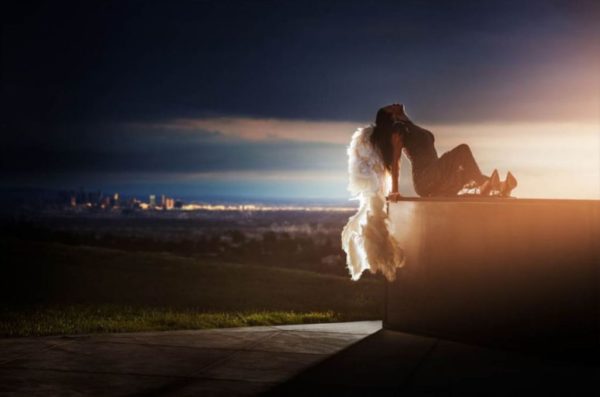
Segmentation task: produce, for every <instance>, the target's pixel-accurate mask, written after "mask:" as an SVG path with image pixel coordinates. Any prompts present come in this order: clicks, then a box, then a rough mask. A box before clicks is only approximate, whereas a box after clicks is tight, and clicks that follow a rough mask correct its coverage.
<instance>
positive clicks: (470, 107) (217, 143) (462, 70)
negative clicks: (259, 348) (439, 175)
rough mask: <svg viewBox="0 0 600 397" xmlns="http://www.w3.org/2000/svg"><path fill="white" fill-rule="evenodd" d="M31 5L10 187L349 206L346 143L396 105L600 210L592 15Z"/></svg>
mask: <svg viewBox="0 0 600 397" xmlns="http://www.w3.org/2000/svg"><path fill="white" fill-rule="evenodd" d="M19 4H20V3H17V5H13V6H5V5H3V6H2V7H3V9H2V17H1V18H2V31H1V35H2V43H1V59H0V62H1V75H0V79H1V84H0V92H1V103H0V105H1V110H0V111H1V112H2V116H1V120H0V123H1V128H2V136H3V142H2V144H1V145H0V151H1V153H0V155H1V159H0V163H1V164H2V169H1V174H0V178H1V179H2V183H3V185H5V186H45V187H58V188H73V187H78V186H83V187H85V188H88V189H103V190H104V191H106V192H111V191H120V192H122V193H140V194H148V193H157V194H160V193H166V194H170V195H174V196H177V195H182V196H183V195H188V196H189V195H197V196H199V197H200V196H201V197H218V196H232V197H255V198H261V197H281V198H337V199H345V198H347V197H348V196H347V192H346V190H345V187H346V183H347V174H346V161H347V159H346V152H345V149H346V145H347V144H348V142H349V139H350V136H351V135H352V132H353V131H354V130H355V129H356V128H357V127H359V126H363V125H366V124H369V123H371V122H372V121H373V119H374V116H375V113H376V111H377V109H378V108H379V107H381V106H384V105H386V104H388V103H391V102H401V103H404V104H405V105H406V108H407V110H408V113H409V115H410V116H411V118H412V119H413V120H414V121H415V122H416V123H418V124H420V125H422V126H424V127H426V128H428V129H430V130H431V131H433V132H434V134H435V135H436V145H437V149H438V153H439V154H442V153H443V152H444V151H446V150H449V149H451V148H452V147H453V146H456V145H458V144H460V143H463V142H464V143H468V144H469V145H470V146H471V148H472V150H473V152H474V154H475V156H476V158H477V159H478V161H479V162H480V165H481V168H482V170H483V171H484V172H485V173H490V172H491V171H492V170H493V168H498V169H499V171H500V172H501V175H502V176H504V174H505V173H506V171H507V170H511V171H512V172H513V173H514V174H515V175H516V176H517V178H518V179H519V184H520V185H519V187H518V188H517V189H516V190H515V192H514V194H515V195H516V196H519V197H566V198H600V76H599V72H598V71H599V70H600V27H599V26H600V24H598V20H600V3H598V2H597V1H552V0H547V1H526V2H525V1H498V2H492V1H483V2H482V1H462V2H461V1H458V2H454V1H452V2H449V1H390V2H378V1H369V2H367V1H327V0H325V1H314V2H304V1H243V2H242V1H224V0H220V1H177V2H173V1H162V2H159V1H114V2H111V1H97V2H94V1H86V2H73V3H65V2H57V1H53V2H37V3H36V2H31V3H28V4H26V5H23V4H20V5H19ZM400 190H401V192H403V193H405V194H406V195H414V191H413V190H412V182H411V180H410V164H409V162H408V160H407V159H403V160H402V178H401V187H400Z"/></svg>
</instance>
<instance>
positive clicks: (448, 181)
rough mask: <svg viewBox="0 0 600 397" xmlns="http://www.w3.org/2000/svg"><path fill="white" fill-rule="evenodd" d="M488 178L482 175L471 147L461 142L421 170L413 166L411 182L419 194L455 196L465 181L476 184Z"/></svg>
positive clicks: (425, 195) (426, 195)
mask: <svg viewBox="0 0 600 397" xmlns="http://www.w3.org/2000/svg"><path fill="white" fill-rule="evenodd" d="M487 179H489V177H488V176H486V175H483V174H482V173H481V170H480V169H479V166H478V165H477V162H476V161H475V158H474V157H473V153H472V152H471V148H469V146H468V145H466V144H464V143H463V144H461V145H458V146H457V147H455V148H454V149H452V150H450V151H448V152H446V153H444V154H443V155H442V156H441V157H440V158H438V159H437V160H435V161H433V162H432V163H430V164H429V165H428V166H427V167H425V168H424V169H422V170H419V169H417V170H415V169H414V168H413V182H414V185H415V190H416V192H417V194H418V195H419V196H424V197H433V196H455V195H456V193H458V192H459V191H460V190H461V189H462V188H463V187H464V186H465V185H466V184H467V183H469V182H472V181H475V182H476V183H477V184H478V185H479V184H481V183H483V182H485V181H486V180H487Z"/></svg>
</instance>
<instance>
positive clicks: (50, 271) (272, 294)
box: [0, 240, 383, 336]
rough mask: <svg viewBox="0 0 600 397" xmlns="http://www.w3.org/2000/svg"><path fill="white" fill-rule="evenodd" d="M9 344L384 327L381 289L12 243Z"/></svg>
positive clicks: (2, 316) (8, 246) (163, 257)
mask: <svg viewBox="0 0 600 397" xmlns="http://www.w3.org/2000/svg"><path fill="white" fill-rule="evenodd" d="M0 255H2V256H1V257H0V259H1V262H2V265H1V266H2V267H1V272H2V273H1V280H2V281H0V283H1V284H0V287H1V294H2V302H3V304H2V308H1V309H0V320H2V321H1V325H0V334H1V335H5V336H7V335H12V336H17V335H46V334H56V333H82V332H102V331H137V330H151V329H178V328H179V329H181V328H187V329H189V328H205V327H215V326H239V325H259V324H281V323H293V322H315V321H319V322H321V321H340V320H356V319H377V318H381V316H382V312H383V282H382V281H381V280H379V279H373V278H371V279H365V280H361V281H358V282H353V281H351V280H349V278H347V277H337V276H331V275H321V274H317V273H313V272H306V271H299V270H289V269H284V268H277V267H266V266H253V265H246V264H237V263H223V262H217V261H216V260H211V259H194V258H189V257H180V256H175V255H173V254H167V253H148V252H129V251H120V250H114V249H106V248H98V247H80V246H79V247H78V246H70V245H63V244H59V243H42V242H30V241H24V240H9V241H6V240H5V241H3V242H2V249H1V254H0Z"/></svg>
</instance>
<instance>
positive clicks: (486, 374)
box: [0, 321, 599, 396]
mask: <svg viewBox="0 0 600 397" xmlns="http://www.w3.org/2000/svg"><path fill="white" fill-rule="evenodd" d="M0 357H1V359H0V394H1V395H19V396H54V395H61V396H91V395H93V396H96V395H97V396H207V395H210V396H252V395H258V394H266V395H270V396H290V395H298V396H306V395H331V396H340V395H351V396H405V395H408V396H415V395H416V396H464V395H485V396H515V395H527V396H532V395H556V396H565V395H596V393H597V391H598V386H597V382H596V381H597V377H598V375H599V374H598V369H597V368H593V367H586V366H581V365H574V364H569V363H565V362H560V361H554V360H549V359H543V360H542V359H539V358H536V357H532V356H526V355H522V354H518V353H511V352H504V351H499V350H492V349H486V348H481V347H477V346H471V345H466V344H461V343H456V342H450V341H445V340H441V339H435V338H429V337H424V336H417V335H411V334H407V333H402V332H394V331H388V330H382V329H381V322H379V321H370V322H354V323H330V324H311V325H286V326H261V327H243V328H229V329H211V330H199V331H167V332H149V333H126V334H105V335H79V336H72V337H43V338H18V339H4V340H0Z"/></svg>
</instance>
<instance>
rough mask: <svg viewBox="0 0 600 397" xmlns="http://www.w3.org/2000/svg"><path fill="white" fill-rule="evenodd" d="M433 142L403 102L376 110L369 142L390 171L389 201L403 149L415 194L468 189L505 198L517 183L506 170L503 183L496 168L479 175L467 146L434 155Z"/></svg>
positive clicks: (395, 186) (448, 193) (449, 193)
mask: <svg viewBox="0 0 600 397" xmlns="http://www.w3.org/2000/svg"><path fill="white" fill-rule="evenodd" d="M434 141H435V138H434V136H433V134H432V133H431V132H430V131H428V130H426V129H424V128H421V127H419V126H417V125H415V124H414V123H413V122H412V121H410V120H409V118H408V116H407V115H406V113H405V111H404V106H403V105H400V104H393V105H389V106H386V107H383V108H381V109H379V111H378V112H377V116H376V120H375V126H374V127H373V130H372V133H371V134H370V142H371V144H372V145H373V146H374V147H376V148H377V150H378V152H379V154H380V155H381V159H382V161H383V163H384V166H385V168H386V170H387V171H388V172H390V173H391V174H392V191H391V193H390V195H389V196H388V199H389V200H391V201H396V200H397V199H398V198H399V197H400V195H399V193H398V176H399V162H400V156H401V153H402V149H403V148H404V149H406V155H407V157H408V158H409V160H410V161H411V164H412V169H413V185H414V188H415V191H416V192H417V194H418V195H419V196H422V197H433V196H456V195H457V194H458V193H459V192H461V191H463V192H464V191H468V190H469V189H471V190H475V191H476V192H478V194H479V195H482V196H501V197H507V196H509V195H510V192H511V191H512V189H514V188H515V187H516V186H517V180H516V179H515V177H514V176H513V175H512V174H511V173H510V172H508V173H507V175H506V180H505V181H504V182H500V179H499V176H498V171H497V170H494V172H493V173H492V175H491V177H488V176H486V175H484V174H482V173H481V171H480V170H479V167H478V166H477V162H476V161H475V159H474V158H473V154H472V153H471V150H470V148H469V146H468V145H466V144H462V145H458V146H457V147H455V148H454V149H452V150H450V151H449V152H446V153H444V154H443V155H442V156H441V157H438V155H437V151H436V150H435V146H434Z"/></svg>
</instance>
